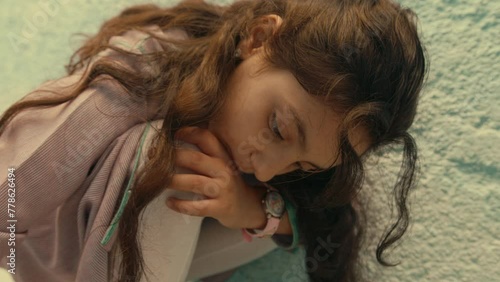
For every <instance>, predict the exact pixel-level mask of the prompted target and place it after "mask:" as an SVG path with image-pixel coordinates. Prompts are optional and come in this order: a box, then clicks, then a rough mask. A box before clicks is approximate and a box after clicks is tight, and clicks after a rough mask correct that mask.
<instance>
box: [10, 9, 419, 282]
mask: <svg viewBox="0 0 500 282" xmlns="http://www.w3.org/2000/svg"><path fill="white" fill-rule="evenodd" d="M268 14H276V15H279V16H280V17H282V19H283V24H282V25H281V26H280V27H279V29H278V30H277V32H276V33H275V35H274V36H272V37H271V38H269V40H268V41H266V44H267V46H268V47H269V48H267V49H266V54H265V55H266V60H267V62H268V63H269V65H270V66H271V67H276V68H282V69H286V70H289V71H291V72H292V73H293V74H294V76H295V77H296V79H297V80H298V81H299V82H300V83H301V85H302V86H303V87H304V88H305V89H306V90H307V91H308V93H310V95H313V96H314V97H316V98H321V99H323V101H324V102H325V103H326V104H328V105H331V107H332V108H335V110H340V111H342V113H343V114H344V120H343V123H342V131H341V135H340V140H339V141H340V143H339V144H341V146H340V153H341V158H342V163H341V164H340V165H338V166H336V167H333V168H331V169H329V170H326V171H324V172H321V173H316V174H314V175H308V177H305V178H304V177H302V176H303V175H302V174H297V172H293V173H290V174H287V175H281V176H277V177H275V178H274V179H273V180H271V181H270V182H269V183H271V184H273V185H276V186H281V187H282V188H284V189H282V190H283V191H284V193H285V196H287V197H289V198H290V200H291V201H292V203H293V204H294V205H296V207H297V216H298V222H299V230H300V235H301V236H300V238H301V243H302V245H303V246H304V247H305V250H306V264H307V263H308V261H310V260H307V258H316V257H317V256H318V250H319V249H318V248H320V247H321V246H323V245H322V244H320V241H323V242H325V241H326V242H333V243H335V244H336V246H337V247H336V249H335V251H334V252H329V253H325V252H324V251H323V252H322V255H321V258H320V259H316V261H315V265H314V267H307V272H308V276H309V278H310V280H311V281H360V279H362V278H361V277H362V276H361V274H360V273H359V271H356V270H357V268H356V262H357V259H358V252H359V248H360V242H361V238H362V234H363V229H364V224H363V221H362V220H361V219H362V218H363V213H364V212H363V210H362V207H361V206H360V205H359V203H358V198H357V193H358V191H359V189H360V188H361V186H362V183H363V179H364V169H363V162H362V157H361V156H358V155H357V154H356V153H355V151H354V149H353V147H352V144H351V143H350V142H349V140H348V138H347V137H348V133H349V130H350V129H352V128H354V127H356V126H360V125H362V126H364V127H365V128H368V129H369V134H370V139H371V146H370V148H369V150H368V153H370V152H374V151H376V150H377V149H379V148H381V147H382V146H385V145H387V144H394V143H396V144H402V145H403V146H404V150H403V152H404V153H403V161H402V165H401V170H400V174H399V179H398V181H397V183H396V184H395V186H394V190H393V192H394V197H395V201H396V203H397V207H398V218H397V221H396V222H395V223H393V224H392V225H391V227H390V228H389V230H388V231H387V232H386V233H385V234H384V235H383V237H382V239H381V240H380V242H379V244H378V246H377V251H376V258H377V260H378V262H379V263H380V264H382V265H384V266H390V265H392V264H390V263H388V262H387V261H386V260H385V259H384V258H383V256H382V254H383V253H384V251H385V250H386V249H387V248H388V247H389V246H391V245H392V244H394V243H395V242H396V241H397V240H399V239H400V238H401V237H402V236H403V234H404V233H405V232H406V229H407V227H408V225H409V211H408V208H407V203H406V199H407V196H408V193H409V192H410V191H411V190H413V189H414V187H415V179H416V173H417V171H418V169H417V168H418V166H417V147H416V144H415V141H414V139H413V138H412V136H411V135H410V134H409V133H408V129H409V128H410V126H411V125H412V123H413V120H414V118H415V114H416V109H417V103H418V98H419V93H420V91H421V88H422V85H423V82H424V80H425V75H426V60H425V56H424V53H425V52H424V48H423V46H422V45H421V42H420V40H419V36H418V32H417V22H416V15H415V14H414V13H413V12H412V11H411V10H410V9H406V8H402V7H401V6H400V5H399V4H397V3H394V2H392V1H390V0H252V1H248V0H246V1H237V2H235V3H233V4H231V5H228V6H220V5H216V4H208V3H204V2H203V1H184V2H181V3H179V4H178V5H176V6H175V7H170V8H160V7H157V6H155V5H141V6H134V7H130V8H128V9H126V10H124V11H123V12H122V13H121V14H119V15H118V16H116V17H114V18H112V19H110V20H108V21H107V22H105V23H104V24H103V25H102V27H101V29H100V31H99V32H98V34H96V35H94V36H91V37H89V38H88V39H87V41H86V42H85V43H84V45H83V46H82V47H81V48H80V49H78V50H77V51H76V52H75V53H74V54H73V56H72V57H71V60H70V63H69V65H68V66H67V71H68V74H74V73H76V72H77V71H78V70H85V72H83V75H82V79H81V80H80V82H79V83H78V85H77V87H76V89H75V90H74V91H72V92H71V93H70V95H66V96H64V97H61V96H58V97H56V98H54V97H52V98H50V99H49V98H47V99H43V100H36V101H21V102H18V103H16V104H14V105H12V106H11V107H10V108H9V109H8V110H7V111H6V112H5V113H4V114H3V116H2V118H1V119H0V134H1V133H2V131H3V130H4V129H5V125H6V124H7V123H8V122H9V121H10V120H11V119H12V118H13V117H14V116H15V115H16V114H17V113H18V112H20V111H21V110H23V109H27V108H31V107H40V106H52V105H58V104H60V103H63V102H66V101H69V100H71V99H73V98H75V97H76V96H77V95H79V94H80V93H81V92H82V91H83V90H84V89H85V88H87V87H89V85H91V84H92V82H93V81H95V80H96V79H97V78H100V77H102V76H107V77H111V78H112V79H115V80H116V81H118V82H119V83H121V84H122V85H123V87H124V89H126V90H127V93H128V95H132V96H135V97H142V98H144V97H146V98H148V99H156V100H158V101H161V109H162V112H164V113H165V114H164V122H163V127H162V128H161V130H160V132H159V134H158V136H157V138H155V140H154V142H153V145H152V146H151V148H150V151H149V152H148V156H149V160H148V161H147V163H146V164H145V167H144V169H143V170H141V171H140V172H139V173H138V175H137V177H136V180H135V187H136V188H135V189H134V190H133V193H132V194H131V196H130V200H129V202H128V204H127V206H126V208H125V210H124V212H123V215H122V220H121V222H120V224H119V229H118V232H119V233H118V244H119V247H120V249H121V256H122V261H121V264H120V268H119V277H118V281H139V280H140V277H141V276H142V275H144V274H145V271H144V270H145V269H144V268H145V267H147V266H145V265H144V261H143V258H142V255H141V252H140V245H139V240H138V239H139V238H138V234H137V233H138V232H137V231H138V226H139V219H140V218H139V217H140V214H141V211H142V210H143V209H144V207H145V206H146V205H147V204H148V203H149V202H150V201H151V200H152V199H154V198H155V197H157V196H158V195H159V193H161V191H162V190H163V189H164V188H165V187H166V186H168V184H169V183H170V179H171V176H172V175H173V173H174V168H175V165H174V163H173V162H172V161H171V160H173V159H174V157H175V149H174V147H173V146H172V144H173V136H174V134H175V132H176V130H178V129H179V128H180V127H183V126H189V125H198V124H200V123H202V122H205V121H208V120H210V119H212V118H214V117H215V115H216V114H217V113H218V112H219V110H220V108H221V107H222V106H223V103H224V101H225V94H226V93H224V91H223V89H224V85H225V83H226V81H227V79H228V76H229V74H230V73H231V72H232V71H233V70H234V69H235V68H236V66H237V65H238V64H239V63H240V62H241V61H240V59H238V58H235V56H234V53H235V49H236V46H237V44H238V43H239V42H240V41H241V40H242V39H244V38H247V37H248V36H249V34H250V33H249V32H250V30H251V29H252V27H253V26H254V25H255V24H256V23H257V22H258V19H259V18H260V17H261V16H264V15H268ZM148 25H157V26H159V27H160V28H161V29H162V30H167V29H169V28H182V29H184V30H185V31H186V32H187V34H188V35H189V38H188V39H186V40H183V41H173V40H171V41H168V39H165V38H158V37H156V36H155V35H154V34H152V33H150V35H151V36H153V37H156V38H157V39H158V40H159V41H160V42H162V44H163V43H165V44H168V43H169V44H174V45H175V46H177V47H178V48H165V50H164V51H162V52H157V53H151V54H143V55H138V54H133V53H129V52H126V51H124V50H121V49H119V48H117V47H113V46H110V45H109V44H108V41H109V39H110V38H111V37H112V36H114V35H120V34H123V33H124V32H125V31H127V30H131V29H138V30H143V31H144V32H148V31H147V30H145V29H143V28H144V27H146V26H148ZM148 33H149V32H148ZM106 48H112V49H114V50H116V51H118V52H120V53H123V54H124V55H128V56H132V57H134V58H135V59H137V60H140V61H142V62H148V63H149V64H154V65H155V66H156V67H157V69H158V70H159V72H158V73H159V74H156V75H153V74H151V73H147V72H141V71H140V70H130V69H125V68H124V67H123V66H120V65H117V64H113V61H112V60H109V59H102V58H101V59H97V60H95V62H93V63H92V64H90V62H91V61H92V59H93V58H95V55H97V54H98V53H99V52H100V51H102V50H104V49H106ZM172 90H174V92H175V93H176V94H175V95H167V93H172ZM115 250H116V248H115ZM110 257H111V258H112V257H113V256H110ZM110 265H112V263H110ZM110 273H112V271H110ZM115 278H116V277H110V279H115Z"/></svg>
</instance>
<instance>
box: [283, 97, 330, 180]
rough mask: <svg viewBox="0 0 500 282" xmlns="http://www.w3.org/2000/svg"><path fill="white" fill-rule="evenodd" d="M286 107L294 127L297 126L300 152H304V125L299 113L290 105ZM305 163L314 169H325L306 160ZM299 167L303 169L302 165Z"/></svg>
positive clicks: (305, 145) (305, 141)
mask: <svg viewBox="0 0 500 282" xmlns="http://www.w3.org/2000/svg"><path fill="white" fill-rule="evenodd" d="M288 108H289V109H290V113H291V114H292V118H293V121H294V124H295V127H296V128H297V132H298V133H299V145H300V150H301V151H302V152H305V151H306V149H307V138H306V131H305V127H304V122H302V120H301V119H300V118H299V115H298V114H297V111H296V110H295V108H294V107H292V106H291V105H288ZM307 163H309V164H310V165H311V166H313V167H314V169H316V170H326V168H322V167H320V166H318V165H315V164H313V163H311V162H307ZM299 165H300V163H299ZM300 167H301V169H302V170H304V169H303V168H302V165H300Z"/></svg>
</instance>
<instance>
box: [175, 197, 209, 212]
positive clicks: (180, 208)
mask: <svg viewBox="0 0 500 282" xmlns="http://www.w3.org/2000/svg"><path fill="white" fill-rule="evenodd" d="M212 201H213V200H198V201H191V200H181V199H177V198H168V199H167V201H166V204H167V206H168V207H169V208H170V209H172V210H174V211H176V212H178V213H182V214H187V215H193V216H209V217H211V216H212V215H211V214H212V213H211V206H212V205H211V202H212Z"/></svg>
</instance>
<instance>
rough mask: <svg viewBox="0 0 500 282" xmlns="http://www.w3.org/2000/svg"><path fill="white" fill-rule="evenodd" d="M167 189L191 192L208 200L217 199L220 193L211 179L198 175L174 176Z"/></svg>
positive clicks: (219, 188)
mask: <svg viewBox="0 0 500 282" xmlns="http://www.w3.org/2000/svg"><path fill="white" fill-rule="evenodd" d="M169 188H172V189H175V190H180V191H189V192H193V193H196V194H199V195H203V196H206V197H208V198H217V197H219V195H220V193H221V191H220V190H221V187H219V186H218V185H217V184H216V183H215V182H214V181H213V180H212V179H211V178H208V177H206V176H203V175H199V174H175V175H174V176H173V177H172V182H171V183H170V185H169Z"/></svg>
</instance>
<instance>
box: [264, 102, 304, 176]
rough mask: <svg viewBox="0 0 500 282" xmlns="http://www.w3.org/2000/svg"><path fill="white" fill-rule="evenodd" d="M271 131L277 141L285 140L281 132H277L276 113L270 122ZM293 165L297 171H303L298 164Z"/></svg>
mask: <svg viewBox="0 0 500 282" xmlns="http://www.w3.org/2000/svg"><path fill="white" fill-rule="evenodd" d="M271 131H272V132H273V133H274V135H276V137H278V138H279V139H281V140H285V138H283V135H281V132H280V130H279V126H278V122H277V119H276V112H274V113H273V119H272V122H271ZM295 165H296V166H297V169H300V170H304V169H303V168H302V166H301V165H300V163H299V162H296V163H295Z"/></svg>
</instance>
